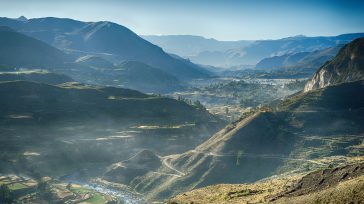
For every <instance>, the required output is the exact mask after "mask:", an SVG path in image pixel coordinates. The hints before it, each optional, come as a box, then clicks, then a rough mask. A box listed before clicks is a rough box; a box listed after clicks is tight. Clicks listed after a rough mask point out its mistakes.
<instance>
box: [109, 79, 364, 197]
mask: <svg viewBox="0 0 364 204" xmlns="http://www.w3.org/2000/svg"><path fill="white" fill-rule="evenodd" d="M363 93H364V82H363V81H358V82H353V83H347V84H342V85H338V86H331V87H327V88H325V89H320V90H316V91H313V92H308V93H300V94H298V95H296V96H294V97H293V98H290V99H288V100H286V101H284V102H283V103H282V105H281V107H280V111H278V112H257V113H254V114H252V115H250V116H248V117H246V118H243V119H241V120H239V121H237V122H235V123H233V124H230V125H228V126H227V127H225V128H224V129H223V130H221V131H220V132H218V133H216V134H215V135H214V136H212V137H211V138H210V139H209V140H207V141H206V142H204V143H202V144H201V145H199V146H198V147H196V148H195V149H194V150H191V151H188V152H185V153H183V154H179V155H171V156H166V157H163V158H161V161H162V164H163V165H162V166H161V167H160V169H159V171H158V172H159V173H160V174H159V175H158V174H156V173H154V172H152V171H149V172H148V173H145V174H140V175H135V177H134V179H132V180H131V181H130V182H129V183H124V184H127V185H130V186H131V187H133V188H134V189H135V190H137V191H139V192H141V193H143V194H145V195H146V196H147V198H148V199H151V200H153V199H163V198H167V197H169V196H172V195H174V194H175V193H177V192H181V191H188V190H190V189H194V188H198V187H203V186H206V185H211V184H217V183H243V182H253V181H256V180H259V179H262V178H264V177H267V176H271V175H274V174H276V173H278V172H286V171H292V170H294V171H307V169H311V168H312V169H315V168H320V167H322V166H327V165H329V164H330V163H331V162H334V163H335V162H340V159H339V160H337V158H342V157H340V156H345V157H347V158H350V156H362V155H364V151H363V150H364V149H363V147H362V146H360V144H362V142H363V137H362V135H363V134H364V128H363V126H362V121H363V120H364V117H363V113H364V112H363V110H364V94H363ZM353 98H355V100H352V99H353ZM323 127H325V128H323ZM341 162H342V161H341ZM168 168H169V169H170V171H169V172H168V171H167V170H168ZM171 171H173V172H174V173H173V174H174V175H167V174H168V173H169V174H170V173H171ZM108 173H109V174H111V173H112V170H111V172H108ZM108 179H110V181H112V178H108Z"/></svg>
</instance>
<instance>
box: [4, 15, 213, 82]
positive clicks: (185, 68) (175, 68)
mask: <svg viewBox="0 0 364 204" xmlns="http://www.w3.org/2000/svg"><path fill="white" fill-rule="evenodd" d="M0 25H6V26H9V27H12V28H13V29H15V30H17V31H19V32H22V33H25V34H27V35H30V36H32V37H35V38H37V39H39V40H42V41H44V42H47V43H49V44H51V45H53V46H55V47H57V48H59V49H64V50H67V51H68V52H72V53H76V54H80V53H85V52H86V53H90V54H98V55H100V56H103V57H105V58H107V59H108V60H112V61H113V62H115V63H120V62H122V61H140V62H143V63H145V64H148V65H150V66H153V67H156V68H158V69H161V70H163V71H165V72H167V73H169V74H171V75H173V76H175V77H177V78H179V79H190V78H199V77H206V76H209V75H210V73H209V72H208V71H206V70H204V69H203V68H201V67H199V66H197V65H195V64H193V63H191V62H189V61H187V60H182V59H176V58H173V57H171V56H170V55H168V54H167V53H165V52H164V51H163V50H162V49H161V48H160V47H158V46H155V45H153V44H151V43H149V42H148V41H146V40H144V39H142V38H140V37H139V36H137V35H136V34H135V33H133V32H132V31H131V30H129V29H128V28H126V27H124V26H121V25H118V24H115V23H111V22H80V21H75V20H72V19H61V18H39V19H28V20H27V21H17V20H13V19H8V18H1V19H0Z"/></svg>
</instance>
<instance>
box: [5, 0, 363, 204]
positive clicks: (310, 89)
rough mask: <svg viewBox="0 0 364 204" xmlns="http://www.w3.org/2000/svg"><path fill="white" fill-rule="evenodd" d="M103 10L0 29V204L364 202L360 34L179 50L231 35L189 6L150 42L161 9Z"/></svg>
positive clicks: (15, 21) (36, 18) (11, 22)
mask: <svg viewBox="0 0 364 204" xmlns="http://www.w3.org/2000/svg"><path fill="white" fill-rule="evenodd" d="M0 1H1V0H0ZM110 2H111V1H110ZM110 2H109V3H110ZM32 3H34V2H32ZM112 3H113V4H114V5H118V6H115V8H118V9H120V8H123V9H120V10H118V12H117V13H115V11H114V12H111V10H112V9H111V10H110V13H109V14H107V15H106V13H104V15H105V16H108V15H111V16H113V18H110V16H109V18H106V17H105V18H100V16H98V15H99V14H97V12H95V13H93V15H90V14H87V12H90V10H88V9H83V10H82V12H80V13H79V14H78V15H81V14H82V15H85V17H80V18H76V17H74V15H65V14H63V15H60V16H63V17H60V16H59V17H46V16H48V15H41V14H39V15H29V16H31V17H29V18H27V17H24V16H21V17H19V18H11V17H0V99H1V100H0V204H13V203H14V204H20V203H22V204H23V203H30V204H36V203H41V204H61V203H64V204H78V203H80V204H122V203H127V204H147V203H167V204H185V203H189V204H190V203H191V204H192V203H201V204H205V203H216V204H217V203H244V204H245V203H312V204H317V203H361V202H363V200H364V193H363V192H364V182H363V179H364V123H363V122H364V33H362V32H358V30H350V29H349V31H350V32H349V31H348V30H345V29H343V30H340V32H329V31H328V32H322V30H321V31H317V32H319V33H320V35H318V34H317V33H312V34H311V35H309V33H308V35H307V36H306V34H307V33H305V32H304V33H302V34H305V35H293V34H292V33H295V32H296V30H294V29H290V28H288V27H289V26H288V24H287V30H288V29H290V30H292V32H287V36H290V37H285V36H286V35H283V34H276V33H275V32H276V30H274V29H272V28H271V27H270V25H268V24H267V25H265V27H264V29H265V31H264V32H262V31H260V32H257V31H255V35H254V36H253V37H252V36H251V37H250V38H251V39H250V38H248V39H247V40H244V38H240V37H239V39H242V40H234V39H235V38H231V39H230V38H226V39H223V40H217V39H214V38H209V37H202V36H199V35H197V34H196V35H185V34H183V33H184V32H188V31H190V32H191V31H194V30H199V29H202V30H204V33H205V34H206V32H207V33H210V34H211V35H213V34H216V35H217V34H218V33H220V34H221V33H224V35H225V36H228V35H227V34H228V33H230V34H231V35H233V34H234V32H235V31H236V32H237V33H238V31H239V32H240V31H241V28H240V26H235V27H234V29H233V31H234V32H232V30H224V29H226V28H227V27H224V26H229V25H230V24H229V25H228V24H227V21H226V19H225V18H221V16H220V17H218V16H219V15H220V13H219V12H215V14H214V15H213V16H214V18H212V19H211V22H210V21H208V23H207V21H206V23H205V24H199V26H196V24H194V23H195V22H194V21H193V20H192V21H191V19H195V20H196V21H197V19H200V18H197V17H196V16H194V15H196V13H195V12H196V10H199V11H202V10H201V8H202V7H201V5H204V3H202V2H200V3H201V5H200V4H199V5H197V4H195V5H196V7H194V8H196V10H194V9H190V10H188V11H189V12H191V16H188V19H189V20H190V21H189V23H191V24H189V26H188V28H189V29H193V30H189V29H187V30H186V31H183V32H182V31H181V30H178V32H172V33H177V34H172V35H166V34H161V35H159V34H157V33H158V31H159V30H163V29H166V28H164V27H168V29H176V28H177V27H181V29H182V28H184V29H186V28H187V27H186V25H185V24H183V23H181V22H184V21H185V20H186V19H184V18H182V17H181V16H180V18H175V16H174V15H180V14H179V13H178V12H176V13H173V15H172V10H173V9H172V10H168V9H166V8H174V7H173V6H171V5H172V3H171V5H170V4H166V5H161V4H160V2H157V1H155V2H154V3H155V5H150V6H151V7H148V9H145V8H144V6H142V5H143V4H144V3H145V2H144V3H140V4H138V5H134V4H133V3H130V2H126V1H123V2H122V3H125V5H129V4H130V5H134V7H133V6H130V5H129V6H125V7H123V6H121V3H120V2H118V3H117V2H112ZM180 3H181V2H179V1H176V2H173V4H176V5H177V4H180ZM190 3H191V2H190ZM2 4H3V3H2ZM48 4H51V5H56V4H54V2H53V3H37V5H38V6H40V7H39V8H40V9H41V10H42V9H44V8H43V7H41V6H42V5H48ZM237 4H238V3H237ZM4 5H6V4H4ZM29 5H31V3H29ZM29 5H28V6H29ZM57 5H58V3H57ZM59 5H63V6H64V5H67V8H71V7H69V6H68V5H74V6H75V8H78V9H80V7H79V5H75V4H74V3H71V2H67V3H65V2H60V3H59ZM92 5H98V6H100V7H97V11H99V12H105V11H103V10H102V8H104V7H103V6H102V5H106V3H105V4H103V3H99V2H98V3H96V2H90V3H89V5H87V6H85V8H86V7H88V6H92ZM211 5H215V6H216V8H217V7H219V9H218V10H219V11H224V6H222V5H223V3H221V5H220V3H219V4H217V3H216V2H211ZM225 6H226V5H225ZM230 6H231V5H230ZM239 6H241V5H239ZM220 7H221V9H220ZM247 7H249V5H248V4H247ZM29 8H30V7H29ZM95 8H96V7H95ZM115 8H114V9H115ZM136 8H144V9H145V10H135V11H134V9H136ZM161 8H165V9H164V10H163V12H162V10H160V9H161ZM209 8H210V7H209ZM211 8H212V7H211ZM216 8H215V9H216ZM240 8H242V7H240ZM282 8H283V7H282ZM282 8H280V9H282ZM59 9H60V11H62V10H63V9H64V7H62V6H60V7H59ZM20 10H21V9H20ZM71 10H72V9H71ZM71 10H70V11H71ZM152 10H153V12H154V11H157V10H158V11H160V12H156V13H160V14H159V15H162V14H163V15H165V14H164V13H168V14H169V17H170V18H168V20H167V19H165V21H164V20H163V21H160V22H163V26H161V25H159V26H155V25H154V24H153V23H152V21H156V19H154V18H150V19H148V21H145V19H144V21H143V23H142V24H141V23H140V22H139V23H137V22H138V19H142V18H145V16H148V15H151V13H150V12H149V11H152ZM181 10H183V7H181ZM213 10H214V9H213ZM253 10H254V9H253ZM72 11H73V10H72ZM93 11H96V10H93ZM125 11H127V12H125ZM131 11H133V12H131ZM146 11H148V12H146ZM183 11H184V10H183ZM186 11H187V10H186ZM215 11H216V10H215ZM229 11H231V12H235V11H236V10H234V9H233V8H231V7H230V9H229ZM63 12H64V11H63ZM204 12H206V11H204ZM75 13H77V12H75ZM131 13H137V14H138V15H139V14H140V15H139V16H138V18H136V17H135V18H130V19H132V20H130V19H129V18H128V17H127V16H129V15H130V16H133V15H134V14H133V15H131ZM239 13H240V12H239ZM253 13H254V12H253ZM257 13H258V12H257ZM86 14H87V15H86ZM192 14H194V15H192ZM205 14H207V13H205ZM225 14H226V13H225ZM153 15H156V14H153ZM153 15H152V16H153ZM209 15H211V14H209ZM215 15H216V16H215ZM236 15H237V14H236ZM239 15H241V14H239ZM246 15H252V16H255V15H253V14H252V13H250V12H247V13H246ZM287 15H288V14H287V13H285V12H282V16H286V17H287ZM10 16H11V15H10ZM44 16H45V17H44ZM56 16H58V15H56ZM87 16H89V17H90V16H93V17H92V18H89V17H87ZM290 16H291V15H289V17H290ZM292 16H293V15H292ZM65 17H66V18H65ZM116 17H118V18H116ZM121 17H123V19H121ZM183 17H187V15H186V14H184V15H183ZM200 17H201V16H200ZM210 17H211V16H210ZM215 17H216V18H215ZM230 17H231V16H230ZM241 17H242V16H240V18H237V19H245V18H241ZM119 18H120V19H119ZM201 18H202V17H201ZM217 18H218V19H221V22H223V21H225V23H223V24H221V22H220V21H216V19H217ZM262 18H263V17H262ZM77 19H81V20H77ZM110 19H114V20H113V21H111V20H110ZM115 19H119V20H115ZM234 19H235V17H234ZM247 19H256V20H257V21H258V20H259V18H247ZM287 19H288V18H287ZM235 20H236V19H235ZM235 20H234V21H232V20H230V21H228V22H229V23H231V25H232V24H233V23H234V22H235ZM318 20H320V18H317V21H318ZM280 21H282V22H283V20H280ZM280 21H279V22H280ZM310 21H312V20H310ZM124 22H125V24H124ZM172 22H173V23H172ZM245 23H246V22H245ZM286 23H287V22H286ZM243 24H244V22H242V25H243ZM172 25H173V26H172ZM212 25H214V26H215V27H217V26H221V28H219V30H220V31H219V32H217V31H216V29H212V27H214V26H212ZM222 25H224V26H222ZM282 25H283V24H282ZM302 25H303V26H302V27H304V26H307V24H302ZM325 25H326V24H325ZM291 26H292V25H291ZM199 27H201V28H199ZM321 27H322V28H325V29H329V26H327V27H323V26H321ZM337 27H340V26H337ZM152 28H153V29H152ZM208 28H209V29H211V30H209V29H208ZM143 29H152V30H154V32H150V33H149V32H145V30H143ZM244 29H245V30H244V33H245V32H246V33H249V32H250V30H254V26H252V24H250V26H248V27H246V28H244ZM269 29H271V30H269ZM213 30H214V31H213ZM293 31H294V32H293ZM301 31H302V30H301ZM359 31H362V30H359ZM297 32H298V31H297ZM191 33H194V32H191ZM327 33H330V34H332V35H321V34H327ZM333 33H334V34H333ZM210 34H206V36H209V35H210ZM240 34H241V32H240ZM258 34H259V35H258ZM260 34H261V35H260ZM267 34H270V35H269V36H271V37H267V38H262V37H261V36H265V35H267ZM273 34H274V35H273ZM201 35H202V34H201ZM275 35H278V36H279V37H277V36H275Z"/></svg>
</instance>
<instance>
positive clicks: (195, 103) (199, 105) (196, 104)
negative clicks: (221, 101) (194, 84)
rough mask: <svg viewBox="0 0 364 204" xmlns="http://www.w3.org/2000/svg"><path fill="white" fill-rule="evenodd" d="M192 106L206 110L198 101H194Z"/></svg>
mask: <svg viewBox="0 0 364 204" xmlns="http://www.w3.org/2000/svg"><path fill="white" fill-rule="evenodd" d="M193 105H194V106H195V107H196V108H197V109H199V110H206V108H205V106H203V105H202V103H201V102H200V101H199V100H196V101H195V102H194V103H193Z"/></svg>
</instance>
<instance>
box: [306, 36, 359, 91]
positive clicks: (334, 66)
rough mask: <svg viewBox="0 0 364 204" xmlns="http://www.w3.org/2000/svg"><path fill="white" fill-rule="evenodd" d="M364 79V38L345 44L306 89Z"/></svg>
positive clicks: (309, 82)
mask: <svg viewBox="0 0 364 204" xmlns="http://www.w3.org/2000/svg"><path fill="white" fill-rule="evenodd" d="M361 79H364V38H358V39H356V40H354V41H353V42H351V43H349V44H347V45H346V46H344V47H343V48H342V49H341V50H340V52H339V54H338V55H337V56H336V57H335V58H334V59H333V60H331V61H329V62H327V63H325V64H324V65H323V66H322V67H321V68H320V69H319V70H318V71H317V72H316V73H315V74H314V76H313V77H312V79H311V80H310V81H308V82H307V84H306V86H305V88H304V91H305V92H307V91H311V90H314V89H318V88H323V87H326V86H330V85H335V84H339V83H345V82H352V81H357V80H361Z"/></svg>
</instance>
